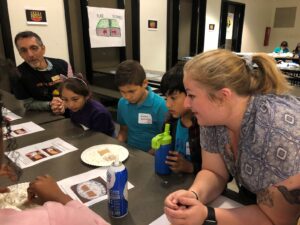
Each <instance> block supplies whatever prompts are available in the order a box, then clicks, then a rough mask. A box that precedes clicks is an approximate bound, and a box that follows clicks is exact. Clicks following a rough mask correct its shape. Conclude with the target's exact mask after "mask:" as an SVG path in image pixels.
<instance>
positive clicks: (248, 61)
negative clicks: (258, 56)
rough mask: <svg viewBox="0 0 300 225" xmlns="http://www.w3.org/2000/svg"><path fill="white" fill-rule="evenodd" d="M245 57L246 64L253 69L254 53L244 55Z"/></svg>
mask: <svg viewBox="0 0 300 225" xmlns="http://www.w3.org/2000/svg"><path fill="white" fill-rule="evenodd" d="M243 59H244V61H245V64H246V66H247V67H248V68H249V69H250V70H253V63H252V55H245V56H243Z"/></svg>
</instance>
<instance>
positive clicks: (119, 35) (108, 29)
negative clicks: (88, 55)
mask: <svg viewBox="0 0 300 225" xmlns="http://www.w3.org/2000/svg"><path fill="white" fill-rule="evenodd" d="M87 9H88V17H89V34H90V42H91V48H103V47H123V46H125V10H124V9H111V8H99V7H89V6H88V7H87Z"/></svg>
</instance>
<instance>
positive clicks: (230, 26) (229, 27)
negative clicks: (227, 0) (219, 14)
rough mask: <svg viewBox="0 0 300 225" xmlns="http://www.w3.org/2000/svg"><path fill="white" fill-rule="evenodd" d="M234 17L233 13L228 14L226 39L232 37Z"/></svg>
mask: <svg viewBox="0 0 300 225" xmlns="http://www.w3.org/2000/svg"><path fill="white" fill-rule="evenodd" d="M233 18H234V14H233V13H228V14H227V26H226V39H232V30H233Z"/></svg>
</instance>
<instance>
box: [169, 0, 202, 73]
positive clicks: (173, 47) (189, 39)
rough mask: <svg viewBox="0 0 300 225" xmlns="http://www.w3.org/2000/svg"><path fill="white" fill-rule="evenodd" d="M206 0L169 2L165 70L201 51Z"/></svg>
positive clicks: (171, 0) (170, 0)
mask: <svg viewBox="0 0 300 225" xmlns="http://www.w3.org/2000/svg"><path fill="white" fill-rule="evenodd" d="M205 14H206V0H192V1H191V0H169V1H168V25H167V30H168V35H167V69H169V68H171V67H172V66H173V65H175V64H176V63H177V62H178V60H185V59H186V58H189V57H191V56H194V55H196V54H198V53H200V52H202V51H203V46H204V36H205Z"/></svg>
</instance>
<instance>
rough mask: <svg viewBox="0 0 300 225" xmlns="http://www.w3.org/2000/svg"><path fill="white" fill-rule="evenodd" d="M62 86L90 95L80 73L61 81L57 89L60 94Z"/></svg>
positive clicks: (80, 93) (78, 93)
mask: <svg viewBox="0 0 300 225" xmlns="http://www.w3.org/2000/svg"><path fill="white" fill-rule="evenodd" d="M64 88H66V89H68V90H70V91H73V92H74V93H75V94H77V95H81V96H84V97H89V96H90V95H91V92H90V89H89V87H88V85H87V83H86V82H85V81H84V80H83V77H82V75H76V76H74V77H70V78H67V79H66V80H65V81H64V82H63V83H61V85H60V86H59V89H58V90H59V93H60V94H61V93H62V90H63V89H64Z"/></svg>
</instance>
